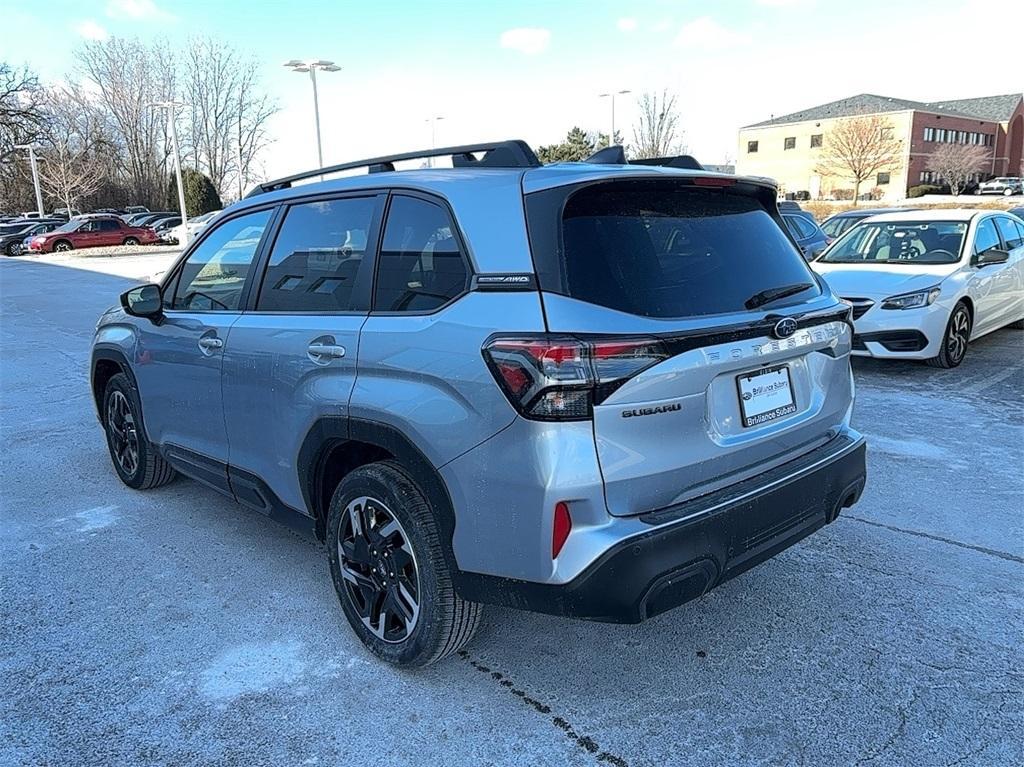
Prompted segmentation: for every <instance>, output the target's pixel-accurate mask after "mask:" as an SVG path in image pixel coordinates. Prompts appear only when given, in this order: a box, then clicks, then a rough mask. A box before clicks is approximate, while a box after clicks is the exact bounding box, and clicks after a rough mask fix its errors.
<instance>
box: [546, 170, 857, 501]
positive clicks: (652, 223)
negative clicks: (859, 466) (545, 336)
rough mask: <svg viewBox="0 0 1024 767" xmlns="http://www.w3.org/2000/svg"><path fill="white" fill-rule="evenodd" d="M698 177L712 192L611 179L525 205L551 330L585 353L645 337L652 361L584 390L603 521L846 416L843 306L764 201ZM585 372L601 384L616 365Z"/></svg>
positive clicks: (761, 194)
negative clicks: (599, 372)
mask: <svg viewBox="0 0 1024 767" xmlns="http://www.w3.org/2000/svg"><path fill="white" fill-rule="evenodd" d="M707 181H708V182H710V183H715V184H716V185H717V184H721V186H715V187H702V186H701V185H700V184H699V183H697V182H695V181H692V180H690V179H684V180H679V181H677V180H621V181H606V182H603V183H600V184H593V185H590V186H583V187H582V188H579V189H576V190H575V191H572V192H571V193H569V194H568V196H567V199H566V192H564V191H563V190H560V189H556V190H550V191H548V192H544V193H539V194H538V195H537V196H535V197H534V196H532V195H528V202H527V211H528V216H529V220H530V227H531V243H532V245H533V248H534V257H535V259H538V262H539V263H538V273H539V275H540V278H541V283H542V287H543V288H544V291H545V292H544V294H543V295H544V306H545V312H546V314H547V318H548V325H549V330H550V331H551V332H552V333H567V334H573V335H574V336H582V337H584V338H589V339H595V338H596V339H598V340H599V341H602V343H594V344H593V345H592V348H594V349H595V350H599V349H611V350H612V351H614V349H615V343H614V342H615V340H616V339H623V340H625V339H630V341H631V342H632V341H635V340H636V339H638V338H641V339H642V338H648V337H649V338H651V339H652V340H653V341H654V342H655V343H657V344H660V347H661V350H662V352H661V353H662V357H663V358H662V361H659V362H656V363H655V364H652V365H650V366H648V367H646V368H644V369H641V370H640V371H639V372H631V373H630V377H628V378H627V379H625V380H622V379H619V380H613V382H612V384H611V385H610V386H606V385H605V384H602V386H599V387H598V389H597V392H596V394H595V397H596V400H595V404H594V406H593V423H594V435H595V440H596V445H597V452H598V458H599V462H600V466H601V471H602V475H603V477H604V482H605V496H606V500H607V503H608V508H609V511H610V512H611V513H612V514H618V515H624V514H636V513H641V512H645V511H651V510H654V509H659V508H664V507H666V506H669V505H671V504H673V503H676V502H680V501H682V500H685V499H688V498H691V497H695V496H698V495H702V494H705V493H708V492H711V491H713V490H715V489H717V488H719V487H723V486H725V485H728V484H732V483H735V482H737V481H740V480H741V479H743V478H745V477H748V476H752V475H755V474H758V473H761V472H763V471H764V470H765V469H767V468H769V467H771V466H773V465H777V464H780V463H783V462H785V461H788V460H792V459H793V458H795V457H796V456H799V455H800V454H802V453H803V452H806V451H808V450H811V449H813V448H815V447H818V446H820V445H822V444H824V443H825V442H827V441H828V440H829V439H830V438H831V437H833V436H835V434H836V433H837V431H838V430H839V429H840V428H841V427H842V425H843V424H844V422H845V421H846V419H847V418H848V415H849V408H850V404H851V397H852V381H851V375H850V367H849V360H848V351H849V345H850V340H851V334H850V330H849V327H848V325H847V324H846V323H845V322H844V321H843V318H844V317H845V315H846V309H845V307H843V306H842V305H841V304H838V303H837V301H836V299H835V298H834V297H833V296H832V295H831V293H830V292H829V291H828V289H827V288H824V289H823V287H822V286H821V285H820V284H819V282H818V280H817V279H816V278H815V277H814V276H813V275H812V273H811V272H810V270H809V269H808V268H807V265H806V264H805V262H804V260H803V259H802V258H801V257H800V255H799V254H798V253H797V252H796V251H795V250H794V248H793V245H792V243H791V242H790V240H789V239H787V238H786V236H785V235H784V233H783V232H782V230H781V228H780V227H781V225H782V222H781V220H780V218H779V217H778V214H777V213H776V212H775V211H774V205H773V202H772V200H771V196H770V195H771V192H770V191H769V190H766V189H765V190H762V189H759V188H758V187H756V186H755V185H753V184H747V183H745V182H733V181H722V180H720V179H708V180H707ZM531 197H533V199H531ZM563 205H564V207H563ZM552 206H554V207H552ZM557 210H563V211H564V212H563V213H562V215H561V217H560V221H558V222H557V224H556V225H555V228H557V229H558V231H557V232H554V231H553V230H552V229H550V223H551V222H550V219H551V217H552V215H553V214H552V211H557ZM544 230H546V231H544ZM545 253H554V254H555V255H556V256H557V258H558V260H559V261H561V263H560V264H554V265H553V264H552V259H550V257H545ZM554 267H557V268H554ZM559 269H560V271H559ZM649 353H650V352H649V349H648V350H646V351H645V354H649ZM619 362H621V367H622V368H623V369H626V368H630V369H631V370H635V366H633V367H630V365H628V364H627V363H628V362H629V361H628V360H620V361H619ZM595 364H600V365H604V366H606V367H608V368H609V370H610V371H611V373H610V374H611V376H612V378H613V379H614V367H615V365H616V364H617V363H616V360H615V356H614V354H611V355H610V359H609V360H608V361H604V360H601V361H600V362H598V361H596V360H595ZM602 380H604V379H603V377H602ZM602 387H605V388H606V389H609V388H610V389H611V391H610V393H609V392H608V391H607V390H606V391H602Z"/></svg>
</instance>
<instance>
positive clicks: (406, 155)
mask: <svg viewBox="0 0 1024 767" xmlns="http://www.w3.org/2000/svg"><path fill="white" fill-rule="evenodd" d="M474 152H485V153H486V154H484V156H483V157H481V158H480V159H479V160H477V159H475V158H474V157H473V153H474ZM445 156H450V157H451V158H452V167H455V168H536V167H538V166H539V165H540V164H541V163H540V160H538V159H537V155H535V154H534V153H533V150H532V149H531V148H530V145H529V144H527V143H526V142H525V141H520V140H512V141H491V142H489V143H484V144H466V145H463V146H447V147H438V148H437V149H422V150H420V151H418V152H403V153H402V154H392V155H385V156H384V157H371V158H369V159H366V160H354V161H352V162H343V163H341V164H340V165H329V166H327V167H326V168H316V169H315V170H307V171H303V172H302V173H295V174H293V175H291V176H285V177H284V178H279V179H275V180H274V181H266V182H264V183H262V184H258V185H257V186H256V187H255V188H254V189H253V190H252V191H251V192H249V194H247V195H246V197H255V196H256V195H260V194H264V193H265V192H275V191H277V190H278V189H288V188H289V187H291V185H292V184H293V183H294V182H296V181H302V180H303V179H307V178H315V177H316V176H324V175H327V174H330V173H337V172H339V171H343V170H352V169H354V168H366V169H367V171H368V172H369V173H387V172H391V171H393V170H394V169H395V163H396V162H402V161H403V160H421V159H426V158H428V157H445Z"/></svg>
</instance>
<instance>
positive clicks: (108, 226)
mask: <svg viewBox="0 0 1024 767" xmlns="http://www.w3.org/2000/svg"><path fill="white" fill-rule="evenodd" d="M99 228H100V231H101V232H116V231H117V230H119V229H120V228H121V227H120V226H118V224H117V222H116V221H110V220H107V221H100V227H99Z"/></svg>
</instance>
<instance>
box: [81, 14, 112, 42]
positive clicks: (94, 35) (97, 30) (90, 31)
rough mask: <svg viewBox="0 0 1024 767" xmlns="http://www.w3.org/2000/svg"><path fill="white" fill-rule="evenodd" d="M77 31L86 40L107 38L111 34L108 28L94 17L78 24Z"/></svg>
mask: <svg viewBox="0 0 1024 767" xmlns="http://www.w3.org/2000/svg"><path fill="white" fill-rule="evenodd" d="M75 32H76V33H77V34H78V36H79V37H84V38H85V39H86V40H106V39H107V38H108V37H109V36H110V35H108V34H107V30H105V29H104V28H103V27H101V26H100V25H99V24H97V23H96V22H95V21H93V20H92V19H86V20H85V21H81V22H79V23H78V24H76V25H75Z"/></svg>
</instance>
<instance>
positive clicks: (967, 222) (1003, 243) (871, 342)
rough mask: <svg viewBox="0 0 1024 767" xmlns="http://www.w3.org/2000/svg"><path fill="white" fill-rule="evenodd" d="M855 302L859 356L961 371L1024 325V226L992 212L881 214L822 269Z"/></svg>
mask: <svg viewBox="0 0 1024 767" xmlns="http://www.w3.org/2000/svg"><path fill="white" fill-rule="evenodd" d="M813 267H814V269H815V270H816V271H817V272H818V273H819V274H821V276H822V277H824V278H825V280H826V281H827V282H828V284H829V285H830V286H831V287H832V290H833V291H835V292H836V293H837V294H839V295H840V296H842V297H843V298H845V299H846V300H847V301H849V302H850V303H851V304H852V305H853V322H854V331H855V335H854V340H853V350H854V351H853V353H854V354H858V355H864V356H871V357H883V358H893V359H916V360H927V361H928V362H929V363H930V364H932V365H934V366H936V367H943V368H953V367H956V366H958V365H959V364H960V363H961V362H963V360H964V355H966V353H967V344H968V342H970V341H973V340H975V339H977V338H979V337H981V336H983V335H985V334H986V333H990V332H992V331H993V330H998V329H999V328H1002V327H1005V326H1006V325H1010V324H1017V325H1020V324H1021V322H1022V320H1024V222H1022V221H1020V220H1019V219H1017V218H1016V217H1014V216H1010V215H1007V214H1005V213H1000V212H996V211H984V210H923V211H906V212H903V213H887V214H884V215H881V216H875V217H874V218H871V219H869V220H867V221H864V222H862V223H860V224H859V225H857V226H856V227H854V228H853V229H851V230H849V231H848V232H847V233H846V234H844V235H843V236H842V237H841V238H840V239H839V240H838V241H837V242H836V243H834V244H833V245H832V247H830V248H829V249H828V251H826V252H825V254H824V255H823V256H822V257H821V258H820V259H818V260H817V261H815V262H814V264H813Z"/></svg>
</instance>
